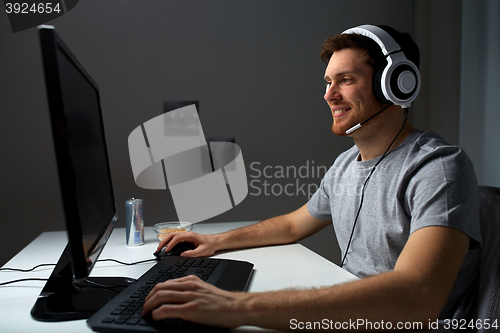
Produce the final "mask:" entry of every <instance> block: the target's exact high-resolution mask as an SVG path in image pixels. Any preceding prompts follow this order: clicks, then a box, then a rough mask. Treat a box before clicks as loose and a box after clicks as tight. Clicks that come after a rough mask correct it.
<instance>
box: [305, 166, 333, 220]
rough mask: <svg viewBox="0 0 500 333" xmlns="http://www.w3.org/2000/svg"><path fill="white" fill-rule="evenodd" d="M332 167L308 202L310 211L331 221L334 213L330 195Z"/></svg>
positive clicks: (321, 218)
mask: <svg viewBox="0 0 500 333" xmlns="http://www.w3.org/2000/svg"><path fill="white" fill-rule="evenodd" d="M331 181H332V169H331V168H330V170H328V172H327V173H326V174H325V176H324V177H323V179H322V180H321V183H320V185H319V187H318V190H317V191H316V192H315V193H314V194H313V196H312V197H311V199H309V201H308V202H307V210H308V211H309V213H310V214H311V215H312V216H313V217H315V218H317V219H320V220H324V221H331V220H332V214H331V210H330V209H331V208H330V196H329V195H328V193H329V190H328V187H329V186H331Z"/></svg>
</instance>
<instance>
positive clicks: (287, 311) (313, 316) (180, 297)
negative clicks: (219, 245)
mask: <svg viewBox="0 0 500 333" xmlns="http://www.w3.org/2000/svg"><path fill="white" fill-rule="evenodd" d="M468 246H469V237H468V236H467V235H465V234H464V233H462V232H460V231H458V230H455V229H451V228H447V227H426V228H422V229H419V230H417V231H415V232H414V233H413V234H412V235H411V236H410V238H409V240H408V242H407V244H406V246H405V248H404V249H403V251H402V253H401V255H400V257H399V259H398V261H397V263H396V266H395V268H394V270H393V271H391V272H388V273H384V274H380V275H376V276H372V277H368V278H365V279H362V280H358V281H354V282H349V283H346V284H343V285H338V286H332V287H327V288H322V289H314V290H283V291H276V292H265V293H232V292H227V291H223V290H220V289H218V288H216V287H214V286H211V285H209V284H207V283H205V282H203V281H201V280H199V279H197V278H196V277H186V278H183V279H179V280H172V281H167V282H165V283H163V284H158V285H157V286H156V287H155V288H154V290H153V291H152V292H151V294H150V295H149V296H148V298H147V299H146V304H145V307H144V313H148V312H150V311H152V315H153V318H154V319H160V318H166V317H181V318H183V319H187V320H192V321H195V322H200V323H204V324H211V325H219V326H226V327H235V326H239V325H255V326H261V327H270V328H281V329H290V320H291V319H296V320H297V321H298V322H307V321H309V322H313V321H322V320H323V319H328V320H332V321H333V322H345V321H347V322H348V321H349V320H350V319H351V320H357V319H365V320H367V321H371V322H379V323H380V322H381V321H382V320H383V321H384V322H385V323H387V322H391V323H393V327H394V328H395V327H396V324H397V323H398V322H403V323H405V322H421V323H422V325H423V327H424V328H425V327H426V325H427V324H429V321H431V322H433V321H435V320H436V319H437V318H438V316H439V314H440V312H441V309H442V308H443V306H444V304H445V302H446V300H447V298H448V295H449V293H450V291H451V288H452V286H453V283H454V281H455V278H456V276H457V274H458V271H459V269H460V266H461V264H462V262H463V260H464V258H465V255H466V253H467V250H468ZM165 303H177V304H165ZM162 304H163V305H162Z"/></svg>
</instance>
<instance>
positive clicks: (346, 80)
mask: <svg viewBox="0 0 500 333" xmlns="http://www.w3.org/2000/svg"><path fill="white" fill-rule="evenodd" d="M340 82H341V83H349V82H351V79H349V78H347V77H345V78H343V79H342V80H341V81H340Z"/></svg>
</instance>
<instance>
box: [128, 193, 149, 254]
mask: <svg viewBox="0 0 500 333" xmlns="http://www.w3.org/2000/svg"><path fill="white" fill-rule="evenodd" d="M142 207H143V206H142V199H135V198H131V199H129V200H127V201H125V226H126V238H127V245H129V246H139V245H142V244H144V218H143V215H142V214H143V211H142Z"/></svg>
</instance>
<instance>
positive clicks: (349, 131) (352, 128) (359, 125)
mask: <svg viewBox="0 0 500 333" xmlns="http://www.w3.org/2000/svg"><path fill="white" fill-rule="evenodd" d="M391 105H393V104H389V105H387V106H386V107H384V108H383V109H382V110H380V111H379V112H377V113H375V114H374V115H373V116H371V117H370V118H368V119H366V120H365V121H363V122H362V123H359V124H357V125H355V126H353V127H351V128H349V129H348V130H347V131H345V134H351V133H352V132H354V131H355V130H357V129H358V128H360V127H361V126H363V125H364V124H365V123H367V122H368V121H370V120H372V119H373V118H375V116H378V115H379V114H381V113H382V112H383V111H385V110H386V109H387V108H388V107H389V106H391Z"/></svg>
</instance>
